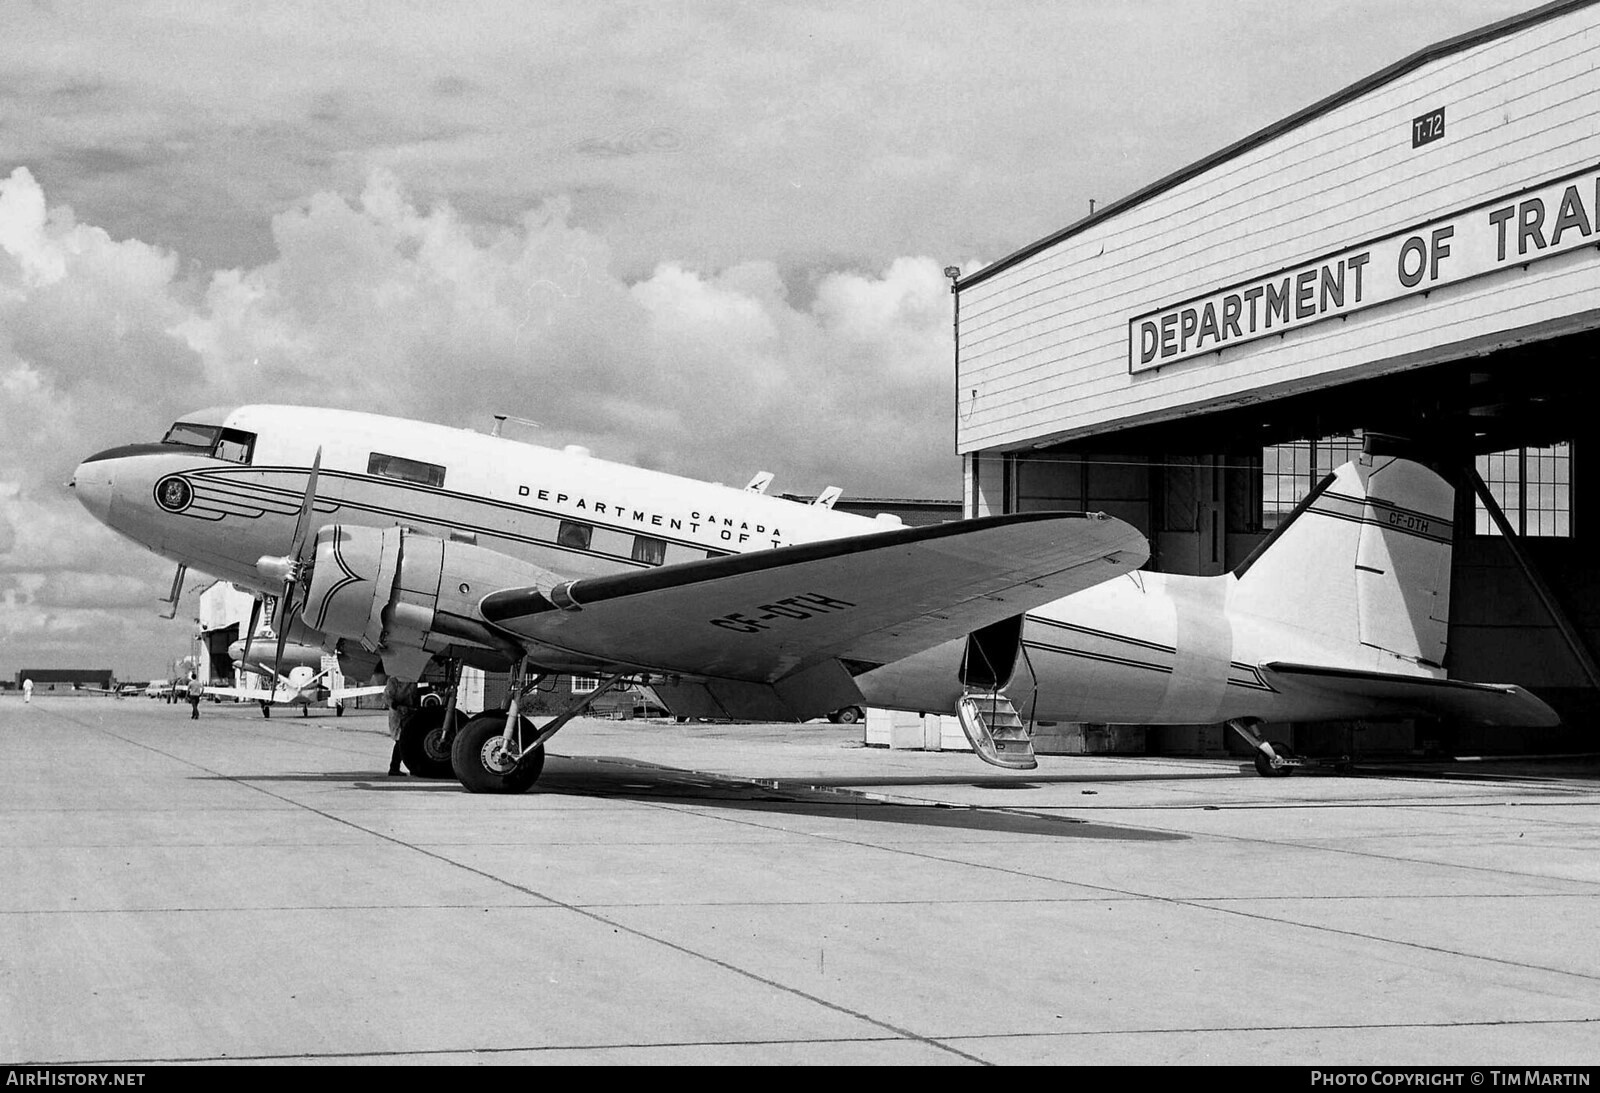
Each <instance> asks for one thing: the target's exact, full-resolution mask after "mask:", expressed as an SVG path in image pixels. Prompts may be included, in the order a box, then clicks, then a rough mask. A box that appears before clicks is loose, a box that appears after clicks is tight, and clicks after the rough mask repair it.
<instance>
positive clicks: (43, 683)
mask: <svg viewBox="0 0 1600 1093" xmlns="http://www.w3.org/2000/svg"><path fill="white" fill-rule="evenodd" d="M25 679H31V680H33V692H34V694H40V693H44V694H48V693H50V692H51V691H56V692H58V693H59V692H62V691H76V690H77V689H78V688H80V687H100V688H105V689H109V688H110V687H111V686H112V684H113V682H114V676H113V673H112V671H111V669H110V668H24V669H22V671H20V672H18V673H17V681H16V686H18V687H21V686H22V681H23V680H25Z"/></svg>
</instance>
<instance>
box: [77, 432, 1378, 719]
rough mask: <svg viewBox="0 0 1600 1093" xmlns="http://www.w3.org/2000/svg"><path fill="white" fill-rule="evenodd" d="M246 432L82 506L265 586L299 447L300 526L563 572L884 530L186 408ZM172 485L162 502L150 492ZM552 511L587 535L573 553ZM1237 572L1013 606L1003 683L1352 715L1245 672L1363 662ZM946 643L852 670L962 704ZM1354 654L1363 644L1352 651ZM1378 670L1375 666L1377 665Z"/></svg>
mask: <svg viewBox="0 0 1600 1093" xmlns="http://www.w3.org/2000/svg"><path fill="white" fill-rule="evenodd" d="M183 420H185V421H199V422H203V423H205V424H212V425H220V426H224V427H226V428H230V429H235V430H240V431H242V432H246V433H252V434H254V435H255V437H256V441H255V448H254V452H253V455H252V458H251V459H250V462H249V463H248V464H241V463H234V462H229V461H226V460H222V459H216V458H211V457H209V456H208V455H205V454H203V453H199V452H197V451H195V450H185V449H183V448H177V447H174V448H172V449H170V451H167V450H160V449H156V448H155V446H141V448H140V450H138V451H137V452H129V453H127V454H120V451H121V450H113V451H111V452H107V453H101V455H100V456H96V457H91V458H90V459H89V460H87V461H85V463H84V464H83V465H82V466H81V467H80V468H79V470H78V475H77V478H76V479H75V483H74V484H75V486H76V488H77V491H78V495H79V498H80V500H81V501H82V502H83V503H84V505H85V507H87V508H89V509H90V511H91V512H93V513H94V514H95V515H96V516H97V517H98V518H100V519H101V520H102V521H103V522H105V523H107V524H108V525H110V526H111V527H112V528H114V529H115V530H117V531H118V532H120V533H122V534H123V535H126V536H127V537H129V538H131V539H133V540H134V541H136V542H138V543H140V544H141V545H143V546H145V547H147V548H148V549H150V550H152V551H154V552H156V553H157V554H160V555H162V556H164V557H167V558H169V559H171V560H173V561H177V562H183V563H185V564H188V565H190V566H192V567H195V568H198V569H202V570H205V571H207V572H210V573H212V574H214V575H216V576H218V577H220V578H222V579H224V580H228V581H231V582H233V583H235V584H238V585H240V586H242V587H247V588H254V589H257V590H259V591H262V592H267V593H276V592H277V591H278V589H277V588H276V587H274V586H273V585H272V582H270V581H267V580H264V579H263V577H262V576H261V574H260V573H259V572H258V571H257V568H256V562H257V560H258V559H259V558H260V557H261V556H263V555H281V554H283V553H285V552H286V551H287V549H288V547H289V544H290V541H291V538H292V535H293V528H294V524H295V516H296V513H297V511H298V509H299V507H300V504H301V499H302V496H303V494H304V491H305V487H306V482H307V477H308V471H309V468H310V466H311V464H312V460H313V457H314V456H315V454H316V453H317V451H318V449H319V448H320V450H321V471H320V476H319V480H318V485H317V503H316V506H315V513H316V523H317V524H329V523H344V524H362V525H368V526H374V527H392V526H395V525H404V526H406V527H408V528H411V529H413V530H415V531H418V532H423V533H426V534H430V535H435V536H439V537H441V538H450V537H456V538H464V539H467V540H469V541H473V542H476V543H477V545H479V546H480V547H485V548H488V549H491V550H495V551H499V552H502V553H504V554H506V555H509V556H511V557H514V558H517V559H520V560H523V561H527V562H531V563H533V564H535V565H538V566H540V567H543V568H545V569H548V570H550V571H551V572H553V573H555V574H557V575H560V576H561V577H564V578H580V577H586V576H593V575H599V574H606V573H616V572H624V571H628V570H634V569H641V568H646V567H647V565H648V564H650V563H647V562H641V561H636V560H635V551H636V549H638V547H637V538H638V537H641V536H642V537H645V538H646V539H649V540H653V541H654V542H655V543H658V544H664V545H663V546H655V545H652V546H651V547H649V548H648V549H650V550H659V551H660V552H661V557H662V561H663V562H664V563H665V564H672V563H675V562H681V561H690V560H697V559H702V558H705V557H707V556H708V554H711V553H742V552H745V551H752V550H764V549H770V548H772V547H775V546H782V545H789V544H794V543H802V542H809V541H816V540H823V539H833V538H840V537H844V536H850V535H861V534H867V533H871V532H874V531H881V530H884V529H885V528H886V527H893V526H898V524H897V523H886V522H884V521H881V520H874V519H870V518H867V517H862V516H856V515H853V514H849V513H842V512H836V511H833V510H831V509H828V508H824V507H821V506H813V505H805V504H799V503H796V502H792V501H787V500H784V499H782V498H775V497H767V496H764V495H762V494H759V493H754V492H750V491H746V490H743V489H734V488H729V487H725V486H720V485H714V484H710V483H704V482H698V481H694V480H692V479H687V478H681V477H677V476H675V475H669V474H663V473H660V472H656V471H649V470H643V469H640V468H636V467H630V466H626V465H622V464H617V463H611V462H607V461H605V460H601V459H596V458H592V457H590V456H587V455H584V454H578V453H571V452H562V451H555V450H552V449H548V448H542V447H538V446H535V445H530V444H524V443H520V442H517V441H512V440H509V439H505V438H501V437H493V436H487V435H484V434H481V433H475V432H471V431H468V430H463V429H454V428H448V427H444V426H439V425H432V424H425V423H420V422H413V421H406V420H400V419H395V418H388V417H382V416H379V415H374V414H367V413H360V412H354V411H343V410H328V409H316V408H308V407H289V406H245V407H240V408H237V409H233V410H229V411H209V412H206V413H204V414H199V415H193V416H190V417H186V418H184V419H183ZM374 452H378V453H382V454H385V455H389V456H398V457H401V458H403V459H406V460H413V461H417V462H421V463H427V464H432V465H435V466H441V467H443V468H445V476H444V482H443V484H442V486H439V487H434V486H430V485H425V484H420V483H416V482H405V481H397V480H395V479H393V478H389V477H384V476H382V475H378V474H372V473H369V470H368V467H369V459H370V457H371V456H372V454H373V453H374ZM172 476H178V477H181V478H183V479H184V480H185V481H186V482H187V483H189V485H190V488H191V490H192V499H191V500H189V502H188V503H187V505H186V506H184V507H182V508H181V510H180V511H176V512H174V511H168V510H167V509H166V508H163V507H162V506H161V505H159V504H157V503H156V499H155V497H156V488H157V485H158V484H159V483H161V482H163V481H164V480H166V479H168V478H169V477H172ZM563 522H568V523H581V524H585V525H588V526H589V527H590V528H592V531H591V532H590V536H589V542H588V544H587V545H586V546H582V545H577V544H576V543H575V542H573V541H567V542H564V541H562V536H561V531H560V528H561V525H562V523H563ZM1236 583H1237V582H1236V580H1235V578H1233V577H1232V576H1231V575H1223V576H1220V577H1205V578H1199V577H1181V576H1173V575H1164V574H1158V573H1135V574H1130V575H1127V576H1124V577H1120V578H1117V579H1114V580H1112V581H1109V582H1107V583H1105V584H1102V585H1099V586H1097V587H1094V588H1091V589H1088V590H1086V591H1083V592H1080V593H1077V594H1075V595H1073V596H1069V597H1067V598H1065V599H1061V600H1057V601H1055V602H1054V603H1050V604H1047V605H1045V606H1044V607H1042V608H1039V609H1037V610H1035V611H1033V612H1031V613H1030V614H1029V615H1028V616H1027V618H1026V623H1025V626H1024V630H1023V646H1024V650H1023V655H1020V656H1019V657H1018V659H1017V664H1016V670H1015V672H1014V674H1013V676H1012V681H1011V684H1010V686H1009V688H1008V693H1009V694H1010V695H1011V696H1012V698H1013V700H1014V701H1015V702H1016V704H1017V706H1018V708H1019V710H1022V711H1023V712H1024V713H1025V714H1030V713H1031V714H1032V716H1034V717H1036V718H1038V719H1040V720H1047V721H1087V722H1110V723H1136V724H1155V723H1200V722H1215V721H1219V720H1223V719H1226V718H1229V717H1260V718H1263V719H1267V720H1301V719H1315V718H1322V717H1351V716H1360V714H1361V712H1362V711H1361V707H1360V704H1359V703H1355V704H1352V703H1351V702H1350V701H1349V700H1348V698H1347V699H1345V700H1343V701H1342V702H1334V703H1329V702H1328V701H1326V700H1321V701H1319V700H1313V699H1305V698H1291V697H1289V696H1286V695H1282V694H1278V693H1276V692H1274V691H1273V690H1272V689H1271V688H1270V687H1268V686H1267V685H1266V684H1265V682H1264V681H1263V680H1262V678H1261V676H1260V674H1259V673H1258V672H1257V671H1256V669H1255V668H1254V665H1255V664H1257V663H1259V662H1261V661H1263V660H1265V659H1269V658H1273V659H1284V660H1291V661H1307V662H1314V663H1319V664H1334V665H1347V666H1350V667H1365V668H1376V667H1380V665H1379V664H1378V663H1377V662H1376V661H1375V660H1374V659H1373V657H1372V656H1371V655H1368V654H1364V653H1363V652H1362V651H1361V649H1360V647H1353V648H1342V647H1341V648H1329V643H1327V642H1326V641H1318V640H1316V638H1315V637H1314V636H1312V635H1308V634H1301V633H1297V632H1296V631H1294V630H1293V629H1292V628H1286V627H1282V626H1278V625H1273V624H1268V623H1264V622H1261V621H1259V620H1256V621H1253V620H1250V619H1248V618H1241V617H1239V616H1238V615H1237V614H1236V613H1230V611H1229V610H1228V605H1229V599H1230V595H1231V592H1232V590H1233V587H1234V585H1235V584H1236ZM964 648H965V643H964V642H963V641H955V642H949V643H946V644H944V645H941V646H938V647H936V648H934V649H930V650H927V651H926V652H923V653H921V654H918V655H916V656H913V657H910V658H907V659H906V660H902V661H898V662H896V663H894V664H890V665H886V666H883V667H881V668H878V669H875V670H872V671H869V672H867V673H865V674H864V675H861V676H860V677H858V680H857V682H858V684H859V686H860V688H861V691H862V694H863V696H864V698H865V699H866V701H867V702H868V703H869V704H874V705H881V706H885V707H890V708H897V709H907V710H918V711H927V712H949V711H951V710H953V709H954V706H955V703H956V700H957V699H958V698H959V697H960V695H961V692H962V686H961V682H960V679H959V672H960V667H961V661H962V654H963V651H964ZM1369 652H1370V651H1369ZM1383 666H1388V665H1383Z"/></svg>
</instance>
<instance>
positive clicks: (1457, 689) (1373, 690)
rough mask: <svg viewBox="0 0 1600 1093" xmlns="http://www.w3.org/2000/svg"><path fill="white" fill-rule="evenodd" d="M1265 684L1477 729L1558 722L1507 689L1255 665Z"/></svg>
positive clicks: (1540, 704) (1531, 699)
mask: <svg viewBox="0 0 1600 1093" xmlns="http://www.w3.org/2000/svg"><path fill="white" fill-rule="evenodd" d="M1261 668H1262V670H1263V671H1264V672H1265V673H1266V676H1267V681H1268V682H1269V683H1271V684H1272V686H1274V687H1276V688H1277V689H1278V690H1280V691H1283V692H1285V693H1289V694H1293V693H1300V694H1322V695H1338V696H1341V697H1348V696H1358V697H1362V698H1368V699H1371V700H1372V701H1373V702H1374V703H1377V704H1381V705H1382V706H1383V707H1384V708H1385V709H1386V710H1391V711H1392V710H1393V709H1395V708H1396V707H1410V708H1411V710H1412V711H1413V712H1414V713H1415V714H1416V715H1417V716H1419V717H1452V718H1457V719H1460V720H1462V721H1470V722H1475V723H1477V724H1482V725H1504V726H1517V727H1524V728H1528V727H1531V728H1546V727H1549V726H1552V725H1559V724H1560V723H1561V716H1560V715H1559V714H1557V713H1556V712H1555V711H1554V710H1552V709H1551V708H1550V707H1549V706H1547V705H1545V703H1544V701H1543V700H1542V699H1540V698H1538V697H1537V696H1535V695H1533V694H1530V693H1529V692H1527V691H1525V690H1523V689H1522V688H1521V687H1518V686H1515V685H1513V684H1510V683H1468V682H1465V681H1463V680H1459V679H1431V678H1427V677H1419V676H1403V675H1394V674H1392V673H1389V672H1364V671H1356V670H1353V669H1348V668H1327V667H1322V666H1320V665H1315V664H1287V663H1284V662H1282V661H1269V662H1267V663H1265V664H1263V665H1261Z"/></svg>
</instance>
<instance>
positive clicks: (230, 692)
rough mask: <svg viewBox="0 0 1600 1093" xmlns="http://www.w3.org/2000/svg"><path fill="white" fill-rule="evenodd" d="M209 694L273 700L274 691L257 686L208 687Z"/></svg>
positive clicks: (248, 700)
mask: <svg viewBox="0 0 1600 1093" xmlns="http://www.w3.org/2000/svg"><path fill="white" fill-rule="evenodd" d="M205 693H206V694H208V695H219V696H221V697H222V698H237V699H240V700H242V701H246V702H272V701H274V695H275V694H276V692H274V691H265V690H261V689H260V688H257V687H207V688H206V689H205Z"/></svg>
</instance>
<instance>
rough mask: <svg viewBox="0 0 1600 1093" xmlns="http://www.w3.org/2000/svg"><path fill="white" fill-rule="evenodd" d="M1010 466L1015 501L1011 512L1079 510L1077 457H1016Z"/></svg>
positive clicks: (1080, 467)
mask: <svg viewBox="0 0 1600 1093" xmlns="http://www.w3.org/2000/svg"><path fill="white" fill-rule="evenodd" d="M1014 466H1015V468H1016V470H1015V474H1014V476H1013V478H1012V481H1013V482H1015V483H1016V498H1015V502H1014V504H1013V505H1012V506H1011V511H1012V512H1045V511H1056V510H1064V511H1068V512H1081V511H1083V508H1084V481H1083V479H1084V470H1083V460H1082V459H1080V458H1079V457H1077V456H1075V455H1057V456H1032V457H1018V458H1017V460H1016V462H1015V464H1014Z"/></svg>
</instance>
